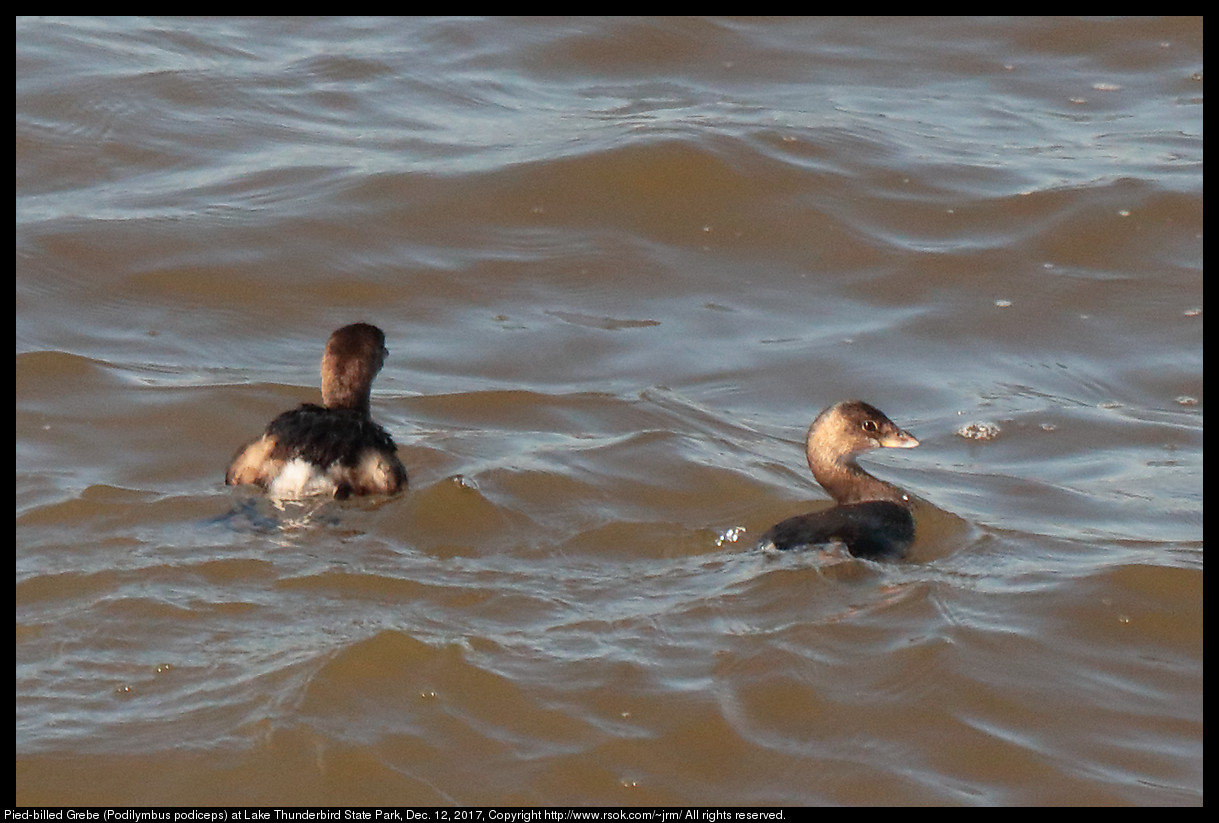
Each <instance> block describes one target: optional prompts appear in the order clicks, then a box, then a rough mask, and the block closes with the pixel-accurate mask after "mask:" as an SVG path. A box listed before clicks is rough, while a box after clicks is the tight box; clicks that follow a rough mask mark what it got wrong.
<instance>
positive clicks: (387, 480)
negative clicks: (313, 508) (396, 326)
mask: <svg viewBox="0 0 1219 823" xmlns="http://www.w3.org/2000/svg"><path fill="white" fill-rule="evenodd" d="M387 354H389V351H388V350H387V349H386V348H385V334H384V333H383V332H382V331H381V330H380V329H379V328H377V327H376V326H371V325H369V324H368V323H354V324H352V325H350V326H344V327H343V328H341V329H339V330H338V331H336V332H335V333H334V334H332V335H330V339H329V340H328V341H326V353H325V355H323V356H322V403H324V404H325V405H323V406H317V405H314V404H312V403H305V404H304V405H302V406H300V407H299V408H296V409H292V410H291V411H286V412H284V413H283V414H281V415H280V416H279V417H276V418H275V419H274V420H272V421H271V424H270V425H269V426H267V430H266V432H265V433H264V434H263V435H262V436H261V437H259V438H258V439H257V440H255V441H254V442H252V443H250V444H249V445H247V446H244V447H242V449H241V451H239V452H238V453H237V456H236V457H234V458H233V462H232V464H231V465H230V466H229V470H228V471H227V472H226V473H225V475H224V482H225V483H227V484H228V485H230V486H242V485H247V484H248V485H254V486H261V487H262V488H264V489H266V490H267V492H268V493H269V494H270V495H271V496H272V497H275V498H298V497H305V496H308V495H314V494H327V495H333V496H334V497H336V498H337V499H339V500H343V499H345V498H347V497H350V496H352V495H360V494H396V493H397V492H399V491H401V490H402V489H404V488H406V469H404V468H403V467H402V461H400V460H399V459H398V448H397V446H395V445H394V440H393V438H392V437H390V436H389V432H387V431H385V429H383V428H381V427H380V426H378V425H377V424H376V423H374V422H373V419H372V416H371V414H370V413H369V408H368V403H369V396H370V394H371V393H372V381H373V378H375V377H376V376H377V373H378V372H379V371H381V366H382V365H384V363H385V356H386V355H387Z"/></svg>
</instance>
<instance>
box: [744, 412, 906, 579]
mask: <svg viewBox="0 0 1219 823" xmlns="http://www.w3.org/2000/svg"><path fill="white" fill-rule="evenodd" d="M917 445H918V440H916V439H915V438H914V436H913V435H911V434H910V433H909V432H906V431H903V430H902V429H900V428H898V427H897V425H896V424H895V423H894V422H893V421H892V420H890V419H889V418H888V417H886V416H885V414H884V412H882V411H881V410H880V409H878V408H876V407H875V406H870V405H868V404H867V403H863V402H861V401H859V400H848V401H845V402H842V403H838V404H836V405H833V406H830V407H829V408H828V409H826V410H825V411H823V412H821V414H819V415H817V419H816V420H814V421H813V425H812V426H810V427H809V430H808V439H807V440H806V441H805V451H806V452H807V454H808V465H809V468H810V469H812V470H813V477H815V478H817V482H818V483H820V484H821V485H822V486H823V487H824V488H825V490H826V491H827V492H829V493H830V497H832V498H834V502H835V503H837V504H838V505H836V506H834V507H833V508H830V509H827V510H825V511H821V512H814V513H813V514H802V515H798V516H796V517H790V518H788V519H787V520H784V521H783V522H781V523H778V524H776V525H775V526H772V527H771V528H770V530H769V531H768V532H766V534H764V535H762V539H761V540H760V541H759V543H758V545H759V546H763V547H771V546H773V547H774V548H776V549H792V548H796V547H798V546H809V545H817V544H821V543H831V542H835V541H837V542H841V543H843V544H845V545H846V547H847V550H848V551H850V552H851V554H853V555H855V556H856V557H865V558H869V559H896V558H899V557H901V556H902V555H903V554H905V552H906V549H908V548H909V547H910V544H911V543H912V542H914V517H913V516H912V515H911V514H910V498H909V497H908V496H907V495H906V494H905V493H904V492H903V491H902V490H901V489H899V488H897V487H896V486H893V485H891V484H889V483H886V482H884V481H883V480H878V479H877V478H875V477H873V476H872V475H870V474H868V473H867V472H866V471H864V470H863V469H861V468H860V467H859V464H858V463H857V462H855V459H856V457H858V456H859V455H860V454H862V453H863V452H866V451H870V450H872V449H875V448H878V447H884V448H890V449H912V448H914V447H915V446H917Z"/></svg>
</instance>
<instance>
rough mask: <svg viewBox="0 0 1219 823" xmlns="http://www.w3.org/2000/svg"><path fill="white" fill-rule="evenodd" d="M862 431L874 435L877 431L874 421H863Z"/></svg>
mask: <svg viewBox="0 0 1219 823" xmlns="http://www.w3.org/2000/svg"><path fill="white" fill-rule="evenodd" d="M863 430H864V431H866V432H868V433H869V434H876V431H877V427H876V421H875V420H865V421H863Z"/></svg>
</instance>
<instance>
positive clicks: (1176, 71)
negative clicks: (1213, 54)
mask: <svg viewBox="0 0 1219 823" xmlns="http://www.w3.org/2000/svg"><path fill="white" fill-rule="evenodd" d="M16 43H17V56H16V76H17V81H16V109H17V139H16V236H17V266H16V270H17V277H16V307H17V308H16V324H17V333H16V375H17V376H16V386H17V389H16V394H17V401H16V404H17V412H16V451H17V459H16V506H17V509H16V520H17V524H16V547H17V548H16V567H17V569H16V571H17V576H16V580H17V583H16V600H17V607H16V615H17V620H16V667H17V678H16V695H17V700H16V704H17V723H16V751H17V768H16V774H17V792H16V802H17V803H18V804H117V805H128V804H131V805H134V804H166V803H174V804H233V803H251V804H254V803H268V804H291V805H300V804H337V803H352V804H365V803H398V804H447V803H463V804H614V805H619V804H699V805H701V804H817V803H844V804H855V803H876V804H880V803H885V804H888V803H897V804H920V803H949V804H1048V803H1068V804H1075V803H1079V804H1090V803H1118V804H1201V802H1202V799H1203V794H1202V780H1203V767H1202V761H1203V733H1202V713H1203V702H1202V671H1203V640H1202V615H1203V607H1202V508H1203V503H1202V404H1201V400H1202V323H1203V321H1202V316H1201V315H1202V253H1203V252H1202V249H1203V242H1202V226H1203V221H1202V211H1203V209H1202V189H1203V186H1202V79H1201V78H1202V21H1201V20H1200V19H1161V20H1064V19H1055V20H1015V21H1013V20H1006V21H1005V20H988V21H973V20H967V19H948V20H883V19H882V20H843V19H834V20H791V19H787V20H703V19H676V20H668V19H666V20H647V19H644V20H636V19H614V20H597V19H591V20H590V19H575V20H568V19H542V20H532V19H517V20H481V19H480V20H425V19H392V20H327V19H308V20H275V19H263V20H255V21H250V20H157V19H139V20H91V19H79V18H74V19H68V20H55V19H38V20H29V19H19V20H17V23H16ZM356 320H367V321H369V322H374V323H377V324H378V325H380V326H381V327H382V328H384V329H385V331H386V334H387V337H388V340H389V345H390V349H391V354H390V359H389V362H388V364H387V366H386V369H385V371H384V372H383V373H382V376H381V378H380V380H379V382H378V384H377V387H376V391H375V393H374V399H373V406H374V414H375V415H376V416H377V418H378V419H379V420H380V422H382V423H383V424H385V425H386V426H387V427H388V428H389V429H390V430H391V431H392V432H393V433H394V435H395V437H396V438H397V440H398V443H399V444H400V447H401V454H402V457H403V460H404V462H405V463H406V465H407V467H408V470H409V471H410V475H411V488H410V490H409V491H408V492H407V493H406V494H405V495H404V496H402V497H400V498H397V499H393V500H387V501H361V502H355V503H346V504H335V503H329V504H326V505H323V506H321V507H320V508H314V507H300V506H294V507H289V508H287V509H285V510H284V511H279V510H276V509H275V508H274V507H272V506H271V505H269V504H268V503H267V502H266V501H265V500H261V499H258V498H257V497H255V496H253V495H250V494H247V493H245V492H242V491H234V490H232V489H228V488H226V487H224V485H223V472H224V468H225V465H226V463H227V461H228V460H229V458H230V456H231V455H232V453H233V451H234V450H235V449H236V448H237V446H238V445H239V444H240V443H242V442H243V441H244V440H247V439H249V438H250V437H252V436H253V435H254V434H256V433H257V432H258V431H259V430H260V429H261V427H262V426H263V425H265V424H266V422H267V421H268V420H269V419H270V418H271V417H272V416H273V415H274V414H276V413H277V412H279V411H282V410H283V409H285V408H288V407H290V406H292V405H294V404H296V403H298V402H301V401H314V400H316V399H317V398H318V390H317V363H318V360H319V358H320V355H321V348H322V345H323V343H324V341H325V338H326V336H327V334H328V333H329V332H330V331H331V330H333V329H334V328H336V327H338V326H340V325H343V324H345V323H348V322H352V321H356ZM850 397H859V398H861V399H866V400H868V401H870V402H872V403H874V404H876V405H878V406H880V407H881V408H882V409H884V410H885V411H886V412H888V413H889V415H890V416H891V417H893V418H894V419H895V420H896V421H897V422H898V423H899V424H900V425H902V426H904V427H906V428H908V429H910V430H911V431H912V432H913V433H914V434H915V435H916V436H917V437H918V438H919V439H920V440H921V441H922V446H921V447H920V448H918V449H915V450H913V451H903V452H900V453H896V454H878V455H875V456H873V457H871V458H869V459H868V466H869V468H870V469H871V470H872V471H874V472H875V473H877V474H878V475H881V476H883V477H885V478H887V479H889V480H892V481H894V482H896V483H899V484H900V485H901V486H903V487H904V488H906V489H908V490H910V491H911V492H912V493H914V494H915V495H917V496H918V498H919V499H920V505H919V509H918V512H917V516H918V528H919V538H918V541H917V543H916V545H915V547H914V550H913V552H912V556H911V558H910V559H909V560H908V561H907V562H903V563H899V564H890V565H877V564H871V563H867V562H862V561H853V560H849V559H843V558H840V557H834V556H832V555H828V554H824V553H820V552H815V551H810V552H801V553H790V554H786V555H782V556H777V555H770V554H764V553H760V552H757V551H755V550H753V549H752V548H751V545H752V541H753V540H756V538H757V536H758V535H760V534H761V532H762V531H763V530H765V529H766V528H767V527H768V526H769V525H771V524H772V523H774V522H775V521H777V520H779V519H781V518H784V517H787V516H789V515H792V514H796V513H799V512H802V511H808V510H810V509H815V508H817V507H819V506H824V505H825V500H826V496H825V494H824V493H823V492H822V491H821V490H820V489H819V488H818V487H817V486H816V484H815V483H814V482H813V480H812V478H811V477H810V476H809V475H808V471H807V468H806V467H805V466H804V460H803V455H802V453H801V439H802V437H803V432H804V429H805V428H806V427H807V425H808V423H809V422H810V421H811V419H812V417H813V416H814V415H815V414H816V412H817V411H818V410H819V409H820V408H822V407H823V406H826V405H828V404H830V403H832V402H834V401H837V400H841V399H846V398H850ZM742 529H743V531H741V530H742ZM734 537H735V538H736V539H735V540H733V538H734Z"/></svg>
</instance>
